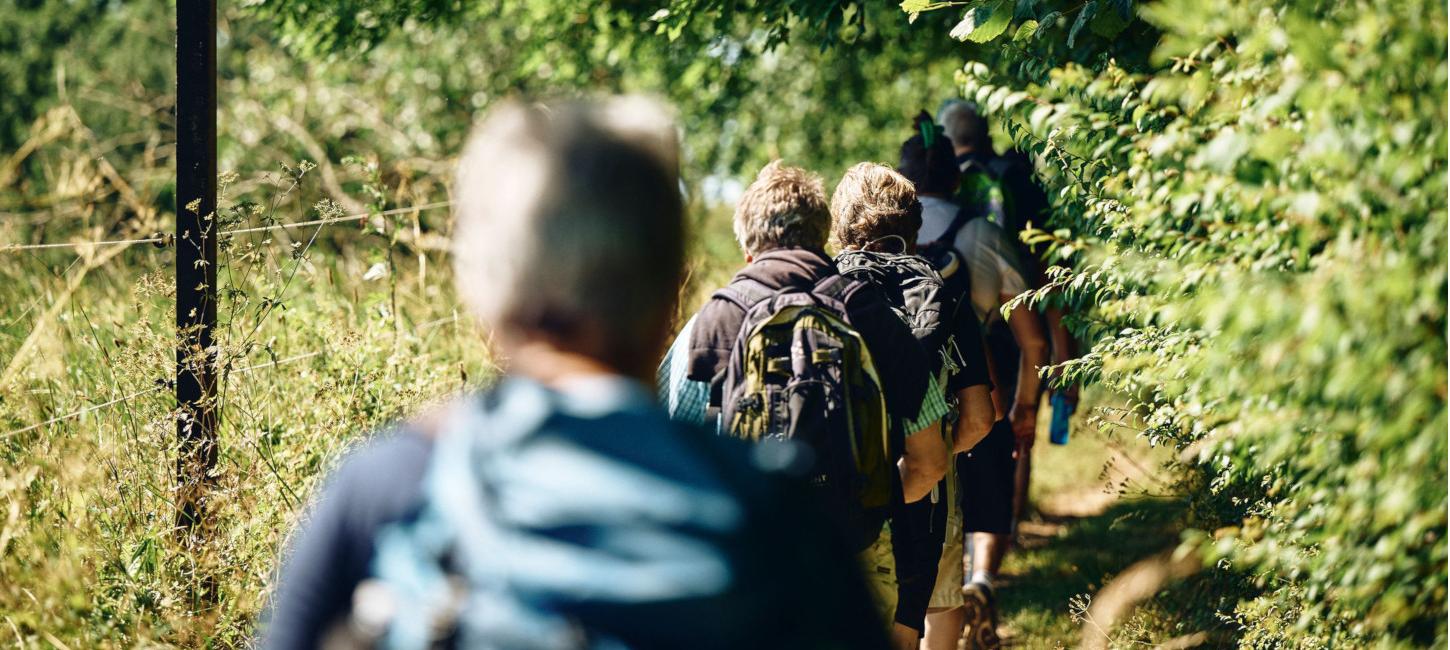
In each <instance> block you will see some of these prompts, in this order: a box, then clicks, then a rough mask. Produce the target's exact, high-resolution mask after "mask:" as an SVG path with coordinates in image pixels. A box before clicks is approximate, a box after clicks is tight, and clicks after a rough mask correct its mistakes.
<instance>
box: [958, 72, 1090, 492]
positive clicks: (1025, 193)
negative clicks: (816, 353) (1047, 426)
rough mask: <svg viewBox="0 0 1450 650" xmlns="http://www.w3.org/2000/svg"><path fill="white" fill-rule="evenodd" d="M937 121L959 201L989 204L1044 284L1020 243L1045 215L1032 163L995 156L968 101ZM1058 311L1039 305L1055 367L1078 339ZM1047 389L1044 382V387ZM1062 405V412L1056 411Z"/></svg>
mask: <svg viewBox="0 0 1450 650" xmlns="http://www.w3.org/2000/svg"><path fill="white" fill-rule="evenodd" d="M940 120H941V124H942V126H943V128H944V129H945V131H946V133H947V135H948V136H949V137H951V138H952V144H953V150H954V151H955V153H956V158H957V167H958V169H960V170H961V172H962V182H961V184H960V189H959V191H958V193H957V202H958V204H959V205H977V206H983V205H988V206H993V207H992V208H991V209H990V211H989V213H988V218H989V220H991V221H992V222H993V223H996V224H998V225H999V226H1001V228H1002V229H1003V230H1004V231H1006V233H1007V239H1008V240H1010V241H1011V242H1012V244H1013V245H1014V247H1016V249H1017V259H1018V261H1019V263H1020V264H1021V268H1022V270H1023V278H1024V279H1025V280H1026V281H1027V285H1028V287H1030V288H1033V289H1038V288H1041V287H1043V286H1044V285H1046V284H1047V275H1046V272H1045V268H1044V266H1045V265H1044V264H1043V260H1042V259H1041V256H1040V253H1039V251H1036V250H1033V248H1032V247H1030V246H1028V245H1027V243H1026V242H1023V241H1022V237H1021V234H1022V231H1023V230H1025V229H1027V227H1028V226H1029V225H1032V224H1036V225H1037V226H1041V225H1043V222H1044V221H1045V220H1046V218H1047V210H1048V201H1047V194H1046V193H1045V192H1043V190H1042V187H1041V186H1040V185H1038V183H1037V179H1036V175H1035V171H1034V170H1033V166H1032V161H1031V160H1030V159H1029V158H1028V157H1027V156H1026V154H1023V153H1022V152H1020V151H1017V150H1009V151H1007V152H1006V153H1005V154H1003V155H1000V156H999V155H997V154H996V153H995V151H994V150H993V148H992V137H991V133H990V131H989V130H988V129H987V120H986V118H985V117H983V116H982V115H981V114H980V113H979V112H978V110H977V107H976V106H975V105H973V104H971V103H970V102H966V101H963V100H960V99H957V100H951V101H949V102H947V103H946V105H945V107H944V108H943V109H942V111H941V113H940ZM1062 316H1063V313H1062V309H1061V308H1059V307H1056V306H1052V305H1050V304H1049V305H1046V306H1044V307H1043V308H1042V318H1043V321H1044V324H1045V325H1046V327H1047V335H1048V342H1049V346H1048V349H1049V354H1050V359H1051V363H1052V365H1054V366H1060V365H1062V364H1063V363H1066V362H1067V361H1069V360H1071V359H1073V358H1074V357H1076V356H1077V341H1076V340H1075V339H1074V338H1073V336H1072V335H1071V334H1070V333H1069V332H1068V331H1067V327H1066V326H1064V324H1063V320H1062ZM988 336H989V337H991V338H992V339H993V340H994V341H995V343H996V345H994V346H993V349H994V350H999V351H1000V352H1001V354H1002V355H1003V356H1004V358H1015V355H1016V351H1015V350H1013V345H1014V342H1013V339H1012V337H1011V336H1010V334H1009V333H1007V332H1005V331H1002V329H1001V328H997V329H995V330H990V331H989V332H988ZM1043 388H1047V386H1043ZM1077 398H1078V389H1077V386H1076V385H1075V384H1074V385H1071V386H1067V387H1065V388H1063V389H1062V390H1059V391H1055V393H1054V395H1053V399H1052V404H1053V417H1054V419H1057V418H1058V417H1059V416H1063V415H1070V414H1071V412H1072V411H1073V410H1075V409H1076V406H1077ZM1059 409H1065V410H1066V412H1067V413H1066V414H1063V413H1058V410H1059ZM1054 426H1061V427H1062V429H1063V430H1062V431H1060V432H1059V431H1054V435H1055V436H1058V435H1060V436H1063V438H1061V439H1059V440H1060V443H1059V444H1062V443H1065V442H1066V440H1065V436H1066V434H1067V432H1066V426H1067V424H1066V421H1065V420H1064V421H1062V422H1060V423H1059V424H1057V425H1054ZM1021 443H1022V444H1023V447H1022V448H1020V449H1019V450H1018V453H1017V469H1016V472H1015V475H1014V490H1013V492H1014V499H1013V507H1012V512H1013V520H1018V519H1021V518H1022V515H1023V513H1024V512H1025V510H1026V506H1027V494H1028V488H1029V486H1030V485H1031V482H1032V449H1033V447H1032V441H1031V440H1024V441H1021Z"/></svg>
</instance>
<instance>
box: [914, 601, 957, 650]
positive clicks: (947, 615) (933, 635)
mask: <svg viewBox="0 0 1450 650" xmlns="http://www.w3.org/2000/svg"><path fill="white" fill-rule="evenodd" d="M966 624H967V613H966V611H965V610H963V609H962V608H960V607H953V608H951V609H944V610H941V611H935V612H931V611H929V612H927V614H926V638H924V639H922V640H921V650H957V642H958V641H960V640H961V638H962V628H963V627H964V626H966Z"/></svg>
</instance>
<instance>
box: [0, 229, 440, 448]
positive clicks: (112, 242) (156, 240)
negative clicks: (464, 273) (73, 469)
mask: <svg viewBox="0 0 1450 650" xmlns="http://www.w3.org/2000/svg"><path fill="white" fill-rule="evenodd" d="M452 205H453V202H452V201H435V202H432V203H424V204H418V205H412V206H407V207H401V208H392V209H388V210H381V211H376V212H374V211H369V212H359V213H356V214H348V215H343V216H338V217H330V218H324V219H312V220H308V221H295V222H288V223H278V224H270V225H265V226H252V227H245V228H233V229H229V230H223V231H221V232H219V233H217V234H218V236H219V237H230V236H234V235H242V234H248V233H258V232H270V231H276V230H284V229H292V228H306V227H314V226H315V227H318V228H319V229H321V228H322V227H325V226H329V225H333V224H339V223H348V222H355V221H361V220H364V219H368V218H370V217H374V216H380V217H382V216H393V215H399V214H411V213H417V212H423V211H428V210H436V209H440V208H447V207H449V206H452ZM314 239H315V235H314ZM171 241H172V238H171V237H170V236H169V235H164V236H163V235H157V236H153V237H141V238H131V239H108V240H97V241H71V242H55V243H40V244H10V245H6V246H0V253H10V252H20V251H35V250H52V249H67V248H69V249H76V248H82V247H103V246H135V245H139V244H167V243H170V242H171ZM308 243H309V245H310V244H311V242H310V241H309V242H308ZM456 320H457V314H454V315H451V316H448V317H445V318H441V319H438V320H434V321H428V322H426V323H422V324H421V325H418V326H416V329H417V331H419V332H423V331H426V330H429V329H432V328H434V327H438V326H442V325H446V324H449V323H453V322H455V321H456ZM259 325H260V324H259ZM322 354H325V351H322V350H317V351H313V352H307V353H304V354H298V355H294V356H290V357H286V358H283V359H276V360H273V361H269V362H266V363H261V364H254V365H250V366H245V367H241V368H234V369H231V370H230V371H229V372H230V373H240V374H246V373H250V372H255V371H257V370H262V369H265V368H271V367H274V366H279V365H285V364H288V363H293V362H296V361H301V360H304V359H309V358H313V357H316V356H319V355H322ZM170 388H171V386H170V385H169V384H168V383H166V382H163V381H158V382H157V383H156V385H154V386H151V387H148V388H144V389H141V390H138V391H135V392H132V393H129V394H127V395H124V396H121V397H117V398H114V399H110V400H107V401H104V402H100V403H97V404H92V405H90V406H87V407H84V408H81V409H78V410H75V411H72V412H70V413H66V414H64V415H59V416H55V417H52V418H50V419H47V420H45V421H42V422H37V423H35V424H31V425H27V426H24V427H21V428H18V429H14V430H11V431H6V432H4V433H0V440H6V439H9V438H13V437H15V436H18V435H21V434H24V433H28V432H30V431H35V430H37V429H42V428H45V427H48V426H51V425H54V424H59V423H61V422H66V421H68V420H73V419H75V418H79V417H81V416H84V415H86V414H88V413H93V412H95V411H100V410H103V409H107V408H110V407H113V406H116V405H119V404H124V403H127V402H130V401H132V400H135V399H138V398H141V397H145V396H147V395H150V394H152V393H156V392H158V391H162V390H169V389H170Z"/></svg>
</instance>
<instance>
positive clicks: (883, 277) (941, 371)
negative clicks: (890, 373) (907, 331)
mask: <svg viewBox="0 0 1450 650" xmlns="http://www.w3.org/2000/svg"><path fill="white" fill-rule="evenodd" d="M957 229H960V226H957ZM951 259H953V260H955V259H957V257H956V256H955V255H954V251H953V256H952V258H951ZM836 268H837V270H839V271H840V272H841V275H844V276H846V277H848V278H850V279H852V280H856V281H859V282H865V283H868V284H872V285H874V286H876V287H877V288H879V289H880V290H881V292H882V294H883V295H884V296H885V297H886V302H887V303H888V304H890V305H891V309H892V310H893V311H895V312H896V315H897V316H898V317H899V318H900V319H901V321H902V322H903V323H905V324H906V325H907V326H908V327H910V328H911V333H912V334H913V335H914V336H915V337H916V340H917V341H918V342H920V343H921V345H922V348H924V349H925V350H927V351H928V352H936V353H937V354H938V357H939V359H938V361H939V363H937V364H934V366H935V367H934V368H933V370H934V371H935V372H936V376H937V380H938V384H939V385H940V386H941V387H942V388H945V387H946V379H947V377H948V376H950V375H951V373H952V372H955V371H956V370H957V369H959V368H961V367H962V366H963V365H964V363H965V361H964V357H963V355H962V354H961V352H960V350H958V348H957V343H956V341H955V337H954V336H953V334H954V331H955V329H954V328H952V327H950V324H951V323H953V322H954V321H955V319H956V318H958V314H957V312H958V310H959V309H961V308H962V307H963V306H964V305H965V304H966V302H967V301H968V300H969V298H968V296H967V294H966V292H965V291H964V290H963V289H964V287H965V285H960V284H958V283H956V282H949V281H947V280H946V279H944V278H943V277H942V274H941V273H940V272H939V271H938V269H937V268H936V265H935V264H933V263H931V262H930V261H928V260H927V259H926V258H924V257H920V256H917V255H904V254H899V253H883V252H877V251H865V250H853V251H846V252H843V253H841V254H840V255H838V256H836ZM961 275H962V277H963V278H964V277H965V273H962V274H961ZM948 398H949V399H950V396H948Z"/></svg>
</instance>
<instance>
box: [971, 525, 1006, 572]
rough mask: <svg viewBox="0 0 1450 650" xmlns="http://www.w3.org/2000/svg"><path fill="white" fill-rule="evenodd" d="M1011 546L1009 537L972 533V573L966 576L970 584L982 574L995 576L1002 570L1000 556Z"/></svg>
mask: <svg viewBox="0 0 1450 650" xmlns="http://www.w3.org/2000/svg"><path fill="white" fill-rule="evenodd" d="M1011 544H1012V537H1011V536H1010V535H998V534H996V533H972V567H971V569H972V572H971V573H969V574H967V580H968V581H969V582H970V581H971V580H972V578H973V577H975V576H980V575H982V574H983V573H986V574H987V575H991V576H995V575H997V572H998V571H1000V570H1001V569H1002V556H1004V555H1006V554H1007V547H1008V546H1010V545H1011Z"/></svg>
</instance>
